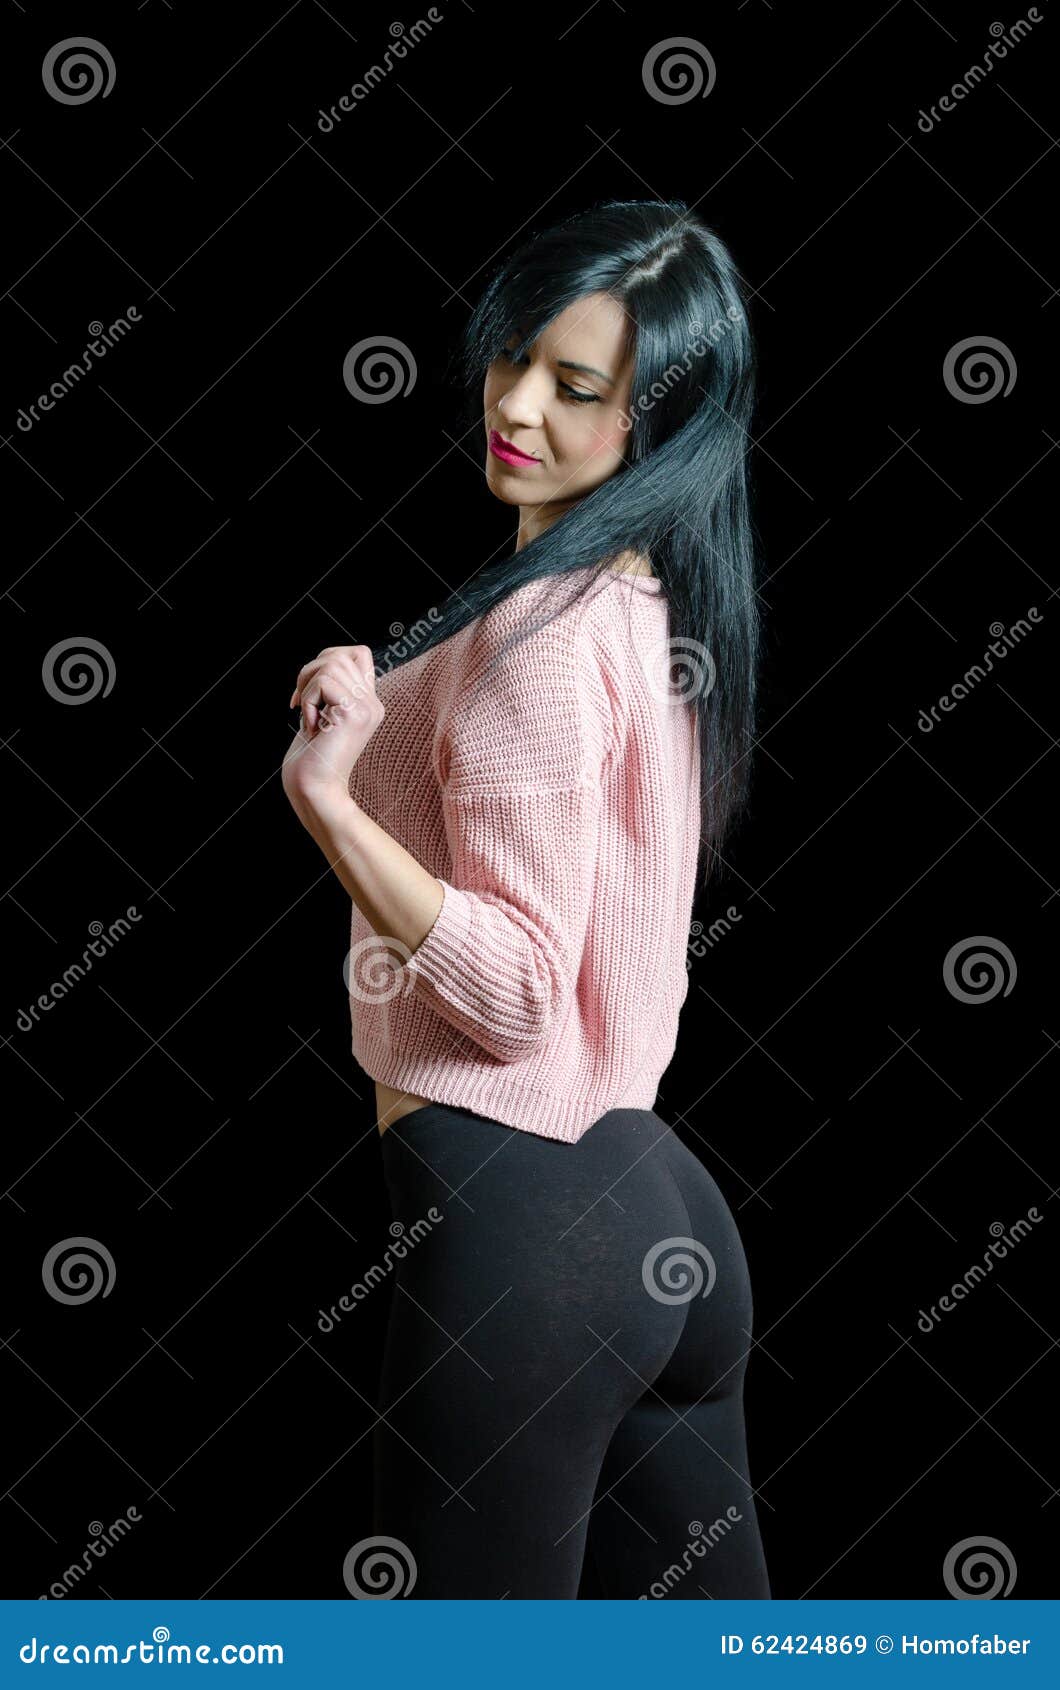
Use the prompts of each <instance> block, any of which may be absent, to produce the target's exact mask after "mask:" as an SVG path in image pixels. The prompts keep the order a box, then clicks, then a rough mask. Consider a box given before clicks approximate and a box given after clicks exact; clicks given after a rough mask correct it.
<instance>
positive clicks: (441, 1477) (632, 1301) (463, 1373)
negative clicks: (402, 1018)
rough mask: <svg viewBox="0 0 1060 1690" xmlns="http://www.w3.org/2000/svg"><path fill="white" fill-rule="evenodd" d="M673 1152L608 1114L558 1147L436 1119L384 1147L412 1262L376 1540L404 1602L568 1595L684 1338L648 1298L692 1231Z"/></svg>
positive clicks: (394, 1354) (402, 1299) (396, 1314)
mask: <svg viewBox="0 0 1060 1690" xmlns="http://www.w3.org/2000/svg"><path fill="white" fill-rule="evenodd" d="M668 1132H669V1129H668V1128H665V1127H664V1126H663V1124H662V1123H661V1122H660V1121H659V1120H658V1117H656V1116H654V1115H652V1114H650V1112H648V1111H644V1110H613V1111H611V1112H609V1114H607V1115H605V1116H603V1117H601V1119H600V1120H599V1121H598V1122H596V1123H594V1125H593V1126H592V1127H591V1128H590V1129H589V1131H588V1132H587V1133H585V1134H584V1135H583V1136H582V1138H581V1139H579V1140H578V1142H577V1143H576V1144H565V1143H561V1142H559V1141H556V1140H551V1139H546V1138H543V1137H541V1136H539V1135H537V1134H532V1133H526V1132H522V1131H519V1130H517V1129H514V1128H510V1127H507V1126H504V1125H502V1124H500V1123H499V1122H496V1121H492V1120H488V1119H486V1118H484V1117H482V1116H479V1115H475V1114H473V1113H471V1112H470V1111H467V1110H460V1109H450V1108H447V1107H442V1106H440V1105H432V1106H431V1107H430V1108H428V1109H418V1110H415V1111H413V1112H412V1113H411V1114H409V1115H407V1116H405V1117H403V1118H401V1119H399V1120H397V1121H396V1122H394V1123H393V1125H391V1126H390V1127H388V1128H387V1130H386V1132H385V1133H384V1134H383V1135H382V1139H381V1145H382V1153H383V1161H384V1173H385V1177H386V1181H387V1186H388V1190H389V1194H390V1200H391V1206H392V1210H393V1220H394V1228H395V1229H396V1228H398V1227H400V1228H401V1235H400V1236H401V1239H402V1240H403V1241H404V1253H403V1255H402V1257H401V1259H400V1261H399V1263H398V1266H397V1268H396V1271H395V1274H394V1292H393V1303H392V1307H391V1314H390V1322H389V1326H388V1331H387V1339H386V1347H385V1353H384V1364H383V1372H382V1379H381V1384H380V1395H379V1413H380V1416H381V1418H380V1421H379V1424H378V1426H377V1428H376V1432H375V1450H374V1453H375V1475H376V1503H375V1515H374V1522H373V1525H374V1530H375V1531H376V1532H377V1533H379V1534H381V1535H386V1536H391V1537H394V1538H396V1539H398V1540H399V1541H400V1542H401V1543H403V1544H404V1545H405V1546H406V1549H407V1552H408V1554H409V1556H410V1558H411V1560H412V1562H413V1563H414V1564H415V1567H416V1579H417V1582H416V1585H415V1586H414V1587H413V1588H412V1589H411V1591H410V1594H411V1595H413V1596H417V1595H420V1596H425V1597H434V1596H482V1597H494V1598H501V1597H503V1596H523V1597H538V1596H569V1597H574V1596H576V1595H577V1586H578V1580H579V1577H580V1573H581V1566H582V1559H583V1555H584V1548H585V1537H586V1530H587V1526H588V1520H589V1515H590V1511H591V1507H592V1501H593V1496H594V1493H595V1488H596V1483H597V1479H598V1477H599V1473H600V1468H601V1465H602V1462H603V1458H604V1455H605V1453H606V1451H607V1448H608V1445H609V1443H610V1440H611V1437H612V1435H613V1433H614V1431H615V1428H616V1427H617V1426H618V1425H619V1423H620V1422H621V1421H622V1419H623V1417H624V1416H625V1415H626V1414H627V1413H628V1411H629V1409H630V1408H631V1407H632V1405H633V1404H634V1403H635V1402H636V1401H637V1400H638V1398H640V1397H641V1396H642V1394H643V1392H644V1391H645V1389H647V1388H648V1387H649V1386H650V1384H651V1382H652V1381H653V1380H654V1379H655V1378H657V1377H658V1375H659V1374H660V1373H661V1371H662V1370H663V1369H664V1368H665V1367H666V1365H667V1363H668V1361H669V1360H670V1358H671V1356H672V1355H673V1353H674V1351H675V1348H676V1346H677V1345H678V1342H679V1340H680V1337H681V1334H682V1332H683V1330H684V1328H685V1324H686V1321H687V1318H688V1309H687V1306H686V1305H683V1304H680V1303H675V1302H672V1301H665V1300H659V1299H657V1298H656V1297H655V1296H654V1295H652V1293H651V1289H650V1273H651V1270H652V1263H653V1260H654V1256H653V1252H656V1250H657V1246H658V1244H659V1241H660V1240H661V1239H666V1238H669V1237H672V1236H678V1235H684V1234H686V1233H687V1230H688V1226H689V1216H688V1213H687V1210H686V1208H685V1206H684V1203H683V1200H682V1198H681V1195H680V1191H679V1188H678V1186H677V1184H676V1182H675V1180H674V1177H673V1172H672V1169H671V1167H670V1164H669V1161H668V1158H667V1155H666V1150H665V1143H664V1138H665V1135H666V1134H667V1133H668ZM397 1241H398V1240H397V1238H395V1244H396V1243H397ZM393 1248H394V1246H392V1249H393Z"/></svg>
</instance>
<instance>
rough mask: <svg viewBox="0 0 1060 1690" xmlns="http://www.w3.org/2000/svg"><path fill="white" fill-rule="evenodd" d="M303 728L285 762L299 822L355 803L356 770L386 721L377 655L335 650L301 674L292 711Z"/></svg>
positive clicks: (286, 784) (351, 648) (356, 648)
mask: <svg viewBox="0 0 1060 1690" xmlns="http://www.w3.org/2000/svg"><path fill="white" fill-rule="evenodd" d="M296 704H301V707H302V722H301V726H300V727H299V729H298V732H297V733H296V734H295V736H294V738H293V739H292V741H291V744H290V746H289V748H288V751H287V755H286V757H285V758H284V760H283V768H282V771H281V773H282V779H283V789H284V791H285V792H286V794H287V796H288V798H289V799H290V801H291V804H292V805H293V807H294V809H295V810H296V811H297V812H298V815H299V818H300V819H301V820H303V821H304V820H305V818H306V812H307V811H308V812H309V813H312V812H314V811H316V810H318V809H323V808H325V807H326V806H327V805H329V804H331V805H334V803H335V801H336V799H339V800H347V799H348V797H349V779H350V770H351V769H352V768H353V765H354V764H355V763H356V761H357V759H358V757H359V756H360V755H361V752H362V751H363V750H364V748H365V746H366V745H367V743H368V741H369V740H370V739H371V737H372V735H373V734H374V733H375V730H376V728H377V727H378V726H379V724H380V722H381V721H382V720H383V716H384V715H385V711H384V708H383V705H382V704H381V703H380V701H379V699H378V697H377V696H376V690H375V669H374V667H373V664H372V653H371V650H370V648H369V647H368V646H366V645H341V646H336V645H329V646H325V647H324V649H323V651H322V652H320V653H319V655H318V656H317V657H314V658H313V660H312V662H311V663H306V664H304V665H303V667H302V668H301V669H300V670H299V671H298V679H297V681H296V682H295V688H294V692H293V693H292V694H291V709H292V710H293V709H294V707H295V705H296Z"/></svg>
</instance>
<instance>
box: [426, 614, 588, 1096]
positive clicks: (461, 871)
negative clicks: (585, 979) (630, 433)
mask: <svg viewBox="0 0 1060 1690" xmlns="http://www.w3.org/2000/svg"><path fill="white" fill-rule="evenodd" d="M485 620H486V621H487V622H488V621H489V618H486V619H485ZM496 634H497V629H495V628H493V629H490V630H488V631H487V633H486V634H485V635H483V636H482V637H480V638H479V639H478V640H477V641H474V642H472V643H471V645H470V646H469V647H468V648H467V649H466V650H465V653H464V659H463V662H462V671H463V672H462V673H461V674H460V675H458V676H457V677H456V684H455V686H454V697H455V698H456V700H457V703H456V705H455V707H454V708H453V709H452V710H451V712H450V713H449V718H448V721H447V723H446V728H445V732H444V734H443V735H442V741H441V743H442V745H443V748H444V749H443V753H442V757H441V763H442V764H444V765H445V769H444V777H443V780H442V807H443V814H444V818H445V827H446V833H447V838H448V845H449V851H450V855H451V861H452V868H451V870H450V872H449V875H448V877H447V878H443V877H441V876H439V877H438V878H439V880H440V883H441V886H442V891H443V903H442V907H441V909H440V911H439V913H438V916H437V919H436V920H435V923H434V926H433V927H432V928H431V930H430V932H429V933H428V934H427V936H426V938H425V939H424V940H423V941H422V942H421V944H420V945H419V946H418V947H417V949H416V950H415V951H414V952H413V953H412V954H411V956H410V957H409V959H408V960H407V962H406V964H405V968H406V969H407V971H408V974H409V975H410V976H411V981H412V985H411V989H412V990H414V991H415V992H416V993H417V994H418V996H419V997H420V998H421V999H422V1000H423V1001H424V1002H425V1003H427V1004H429V1005H430V1006H431V1008H432V1009H433V1010H434V1011H435V1012H436V1013H437V1014H438V1015H439V1016H441V1017H442V1018H443V1020H445V1021H446V1022H448V1023H449V1025H450V1026H451V1027H453V1028H454V1029H455V1030H456V1031H457V1032H459V1033H461V1034H463V1035H465V1036H466V1037H467V1038H468V1039H470V1040H471V1041H472V1042H473V1043H474V1044H475V1045H477V1046H478V1047H479V1048H480V1049H481V1050H482V1051H483V1052H484V1053H485V1054H486V1055H488V1056H490V1057H492V1058H494V1059H495V1060H496V1061H498V1062H505V1063H508V1062H517V1061H519V1059H520V1058H522V1057H526V1056H529V1055H531V1054H532V1053H533V1052H534V1051H535V1050H537V1049H539V1048H540V1046H541V1045H542V1044H544V1043H545V1042H547V1040H548V1039H549V1038H550V1037H551V1036H552V1034H553V1033H554V1032H555V1031H556V1030H557V1029H558V1028H559V1027H560V1026H561V1025H562V1022H563V1018H564V1017H565V1015H566V1014H567V1013H568V1011H569V1009H570V1007H571V1005H572V1001H573V1000H574V996H575V988H576V984H577V978H578V972H579V968H580V965H581V957H582V950H583V946H584V941H585V934H586V928H587V924H588V919H589V908H590V903H591V900H592V895H593V887H594V882H595V873H596V862H597V848H598V840H599V825H600V809H601V802H602V779H603V771H604V766H605V764H606V762H607V759H608V756H609V753H610V749H611V741H612V735H613V721H612V707H611V701H610V696H609V692H608V688H607V686H606V684H605V682H604V678H603V670H602V667H601V665H600V663H599V661H598V658H597V655H596V648H595V643H594V641H593V639H592V638H591V636H590V634H589V632H588V631H587V629H586V627H585V625H584V623H583V621H582V620H581V618H579V617H577V616H575V617H573V618H568V617H567V616H566V615H563V616H561V617H560V618H559V619H557V620H556V621H554V622H553V623H551V624H549V625H547V626H545V627H544V628H542V629H540V630H535V632H534V633H533V634H531V635H530V636H529V637H528V638H527V639H525V640H524V641H523V642H521V643H520V644H518V645H517V646H516V647H515V648H514V650H513V652H512V653H511V655H510V656H507V657H505V658H504V659H503V661H502V662H501V663H500V664H499V665H498V667H497V669H496V670H495V672H494V673H493V674H492V675H490V676H489V677H487V678H486V679H485V680H482V679H480V678H478V679H475V680H474V681H471V679H470V676H469V674H468V673H467V671H470V670H473V669H475V667H476V658H477V657H481V656H483V655H484V654H486V653H488V652H489V651H490V650H491V649H492V647H493V645H494V644H495V636H496Z"/></svg>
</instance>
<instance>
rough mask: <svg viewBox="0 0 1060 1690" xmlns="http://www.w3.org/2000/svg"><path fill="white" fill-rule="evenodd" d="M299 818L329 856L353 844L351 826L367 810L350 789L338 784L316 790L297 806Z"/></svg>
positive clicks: (339, 853) (339, 852)
mask: <svg viewBox="0 0 1060 1690" xmlns="http://www.w3.org/2000/svg"><path fill="white" fill-rule="evenodd" d="M297 813H298V819H299V821H300V822H301V823H302V826H303V827H304V828H305V830H306V832H307V833H308V834H310V836H311V837H312V838H313V839H314V840H315V841H316V843H317V844H318V845H319V846H320V849H321V850H322V851H323V852H324V853H325V855H326V856H327V857H328V860H329V862H330V861H331V860H332V855H336V856H337V855H341V853H342V852H343V851H344V850H346V849H347V848H348V846H349V844H350V837H351V833H350V830H351V829H353V828H355V827H356V826H357V825H358V823H359V822H360V821H362V820H363V819H364V816H365V812H364V811H363V810H362V809H361V807H360V805H359V804H356V803H355V802H354V800H353V799H352V798H351V797H350V795H349V793H348V792H347V791H345V790H344V789H343V788H341V787H338V786H336V787H335V788H334V789H333V790H330V791H323V792H320V793H314V795H313V797H312V798H311V799H306V800H304V801H303V802H302V803H301V804H300V805H299V806H298V812H297Z"/></svg>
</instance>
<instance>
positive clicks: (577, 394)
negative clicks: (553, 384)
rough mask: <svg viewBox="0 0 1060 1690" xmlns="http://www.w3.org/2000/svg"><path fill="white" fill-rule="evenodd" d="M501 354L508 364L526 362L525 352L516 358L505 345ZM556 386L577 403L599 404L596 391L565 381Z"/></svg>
mask: <svg viewBox="0 0 1060 1690" xmlns="http://www.w3.org/2000/svg"><path fill="white" fill-rule="evenodd" d="M501 356H502V357H503V358H505V359H506V360H507V362H508V363H509V364H523V363H526V362H527V359H526V355H525V353H524V355H523V357H522V358H516V357H515V355H514V354H513V353H512V352H509V350H508V348H507V347H504V349H503V351H502V353H501ZM557 386H558V387H559V388H560V390H561V392H562V393H563V394H564V395H565V396H566V397H567V398H568V399H573V400H574V401H575V403H576V404H578V405H599V403H600V395H599V394H598V393H585V392H583V391H582V389H581V388H580V387H571V386H570V385H569V383H568V382H565V381H561V382H558V383H557Z"/></svg>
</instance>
